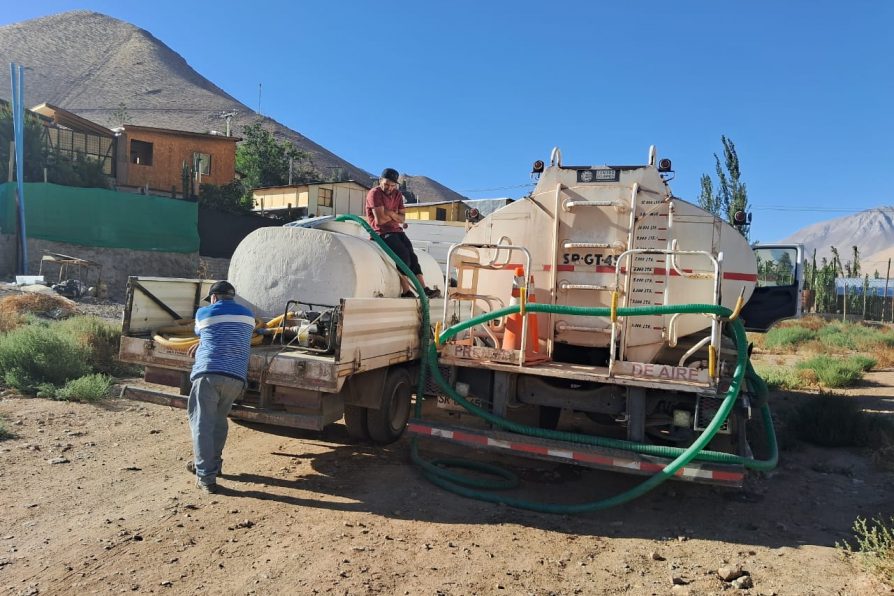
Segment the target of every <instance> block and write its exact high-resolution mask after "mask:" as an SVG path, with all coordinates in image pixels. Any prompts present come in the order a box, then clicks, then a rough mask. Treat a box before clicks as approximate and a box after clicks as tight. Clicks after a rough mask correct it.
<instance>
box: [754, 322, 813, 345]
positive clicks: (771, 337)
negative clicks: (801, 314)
mask: <svg viewBox="0 0 894 596" xmlns="http://www.w3.org/2000/svg"><path fill="white" fill-rule="evenodd" d="M815 338H816V332H815V331H813V330H812V329H805V328H804V327H774V328H773V329H770V330H769V331H768V332H767V335H766V337H765V338H764V347H765V348H767V349H768V350H769V349H773V348H791V347H794V346H797V345H799V344H802V343H805V342H808V341H810V340H812V339H815Z"/></svg>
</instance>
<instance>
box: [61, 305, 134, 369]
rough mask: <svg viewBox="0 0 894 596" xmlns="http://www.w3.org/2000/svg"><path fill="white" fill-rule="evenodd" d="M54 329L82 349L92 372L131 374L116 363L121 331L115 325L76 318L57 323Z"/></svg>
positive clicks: (83, 317) (96, 320)
mask: <svg viewBox="0 0 894 596" xmlns="http://www.w3.org/2000/svg"><path fill="white" fill-rule="evenodd" d="M55 327H56V329H57V330H58V332H59V333H61V334H63V335H65V336H67V337H69V338H70V339H71V340H72V341H74V342H75V343H76V344H78V345H79V346H81V347H82V348H83V349H84V351H85V353H86V362H87V366H89V367H90V370H92V371H93V372H97V373H105V374H110V375H122V374H128V373H130V372H132V370H133V369H132V367H129V366H127V365H124V364H122V363H121V362H118V347H119V345H120V343H121V331H120V330H119V329H118V327H117V326H116V325H112V324H110V323H107V322H105V321H103V320H102V319H98V318H96V317H89V316H78V317H72V318H70V319H65V320H63V321H59V322H58V323H56V324H55Z"/></svg>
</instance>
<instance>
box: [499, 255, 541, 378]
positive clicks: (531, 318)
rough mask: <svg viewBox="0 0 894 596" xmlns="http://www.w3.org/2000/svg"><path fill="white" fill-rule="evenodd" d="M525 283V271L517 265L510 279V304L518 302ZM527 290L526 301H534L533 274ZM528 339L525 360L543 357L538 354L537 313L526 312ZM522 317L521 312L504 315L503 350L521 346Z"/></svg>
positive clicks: (515, 348) (516, 348)
mask: <svg viewBox="0 0 894 596" xmlns="http://www.w3.org/2000/svg"><path fill="white" fill-rule="evenodd" d="M524 284H525V271H524V269H523V268H521V267H519V268H517V269H516V270H515V277H514V278H513V280H512V298H511V299H510V301H509V304H510V305H513V304H518V303H519V298H520V295H521V288H522V287H523V286H524ZM528 292H530V293H529V294H528V295H527V298H526V302H536V301H537V299H536V296H535V295H534V276H533V275H532V276H531V277H530V283H529V284H528ZM527 316H528V341H527V345H526V346H525V360H526V361H528V360H540V359H543V357H542V356H541V355H540V353H539V352H540V332H539V328H538V324H537V315H536V314H535V313H528V315H527ZM523 322H524V319H523V317H522V314H521V313H515V314H512V315H509V316H508V317H506V328H505V330H504V332H503V345H502V348H503V349H504V350H518V349H520V348H521V335H522V328H523Z"/></svg>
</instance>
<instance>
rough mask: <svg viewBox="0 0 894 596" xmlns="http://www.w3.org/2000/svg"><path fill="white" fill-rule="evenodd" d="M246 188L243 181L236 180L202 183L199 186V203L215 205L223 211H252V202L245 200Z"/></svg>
mask: <svg viewBox="0 0 894 596" xmlns="http://www.w3.org/2000/svg"><path fill="white" fill-rule="evenodd" d="M244 196H245V188H244V187H243V186H242V182H240V181H239V180H234V181H233V182H230V183H229V184H222V185H220V186H218V185H216V184H202V185H200V186H199V204H200V205H206V206H208V207H214V208H215V209H220V210H221V211H231V212H234V213H246V212H249V211H251V207H252V206H251V204H250V203H246V202H245V201H244V200H243V197H244Z"/></svg>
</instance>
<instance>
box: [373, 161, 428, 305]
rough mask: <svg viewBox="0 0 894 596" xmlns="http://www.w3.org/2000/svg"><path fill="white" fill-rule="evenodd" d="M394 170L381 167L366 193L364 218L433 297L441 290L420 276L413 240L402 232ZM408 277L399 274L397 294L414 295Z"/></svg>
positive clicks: (400, 199) (400, 198)
mask: <svg viewBox="0 0 894 596" xmlns="http://www.w3.org/2000/svg"><path fill="white" fill-rule="evenodd" d="M398 176H399V175H398V173H397V170H395V169H393V168H385V170H384V171H383V172H382V176H381V177H380V178H379V185H378V186H376V187H375V188H373V189H371V190H370V191H369V192H368V193H367V195H366V219H367V220H368V221H369V225H371V226H372V228H373V229H374V230H375V231H376V232H377V233H378V234H379V235H380V236H381V237H382V240H384V241H385V244H387V245H388V247H389V248H390V249H391V250H393V251H394V254H396V255H397V256H398V257H400V258H401V260H402V261H403V262H404V263H406V265H407V267H409V268H410V271H412V272H413V273H415V274H416V277H418V278H419V283H421V284H422V287H423V288H424V289H425V295H426V296H428V297H429V298H437V297H439V296H440V295H441V291H440V290H439V289H437V288H434V289H432V288H429V287H428V285H427V284H426V283H425V278H423V277H422V268H421V267H420V266H419V259H418V258H416V253H415V252H413V243H412V242H410V239H409V238H407V235H406V234H405V233H404V226H405V224H404V220H405V219H406V218H405V217H404V196H403V195H402V194H401V192H400V190H398ZM411 287H412V286H411V285H410V282H409V280H407V278H406V277H404V276H403V275H401V276H400V289H401V298H412V297H414V296H415V294H413V291H412V289H411Z"/></svg>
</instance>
